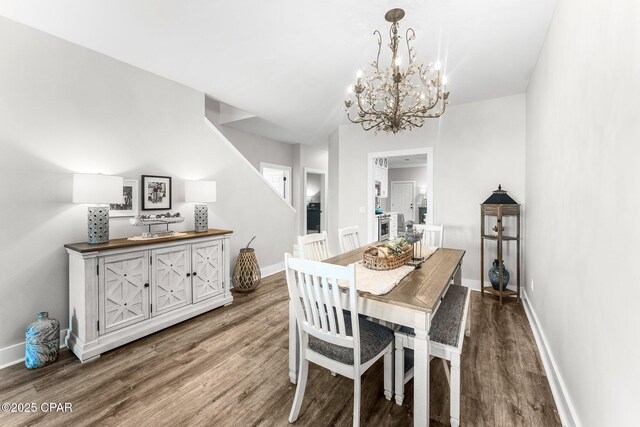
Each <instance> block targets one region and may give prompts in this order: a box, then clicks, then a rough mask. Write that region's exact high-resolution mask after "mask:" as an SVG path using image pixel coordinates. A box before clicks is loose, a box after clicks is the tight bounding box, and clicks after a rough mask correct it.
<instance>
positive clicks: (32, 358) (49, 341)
mask: <svg viewBox="0 0 640 427" xmlns="http://www.w3.org/2000/svg"><path fill="white" fill-rule="evenodd" d="M25 342H26V345H25V355H24V364H25V366H26V367H27V368H29V369H36V368H42V367H43V366H47V365H49V364H51V363H53V362H55V361H56V360H58V351H59V349H60V322H58V321H57V320H56V319H49V313H48V312H46V311H43V312H42V313H39V314H38V320H37V321H35V322H33V323H32V324H30V325H29V326H27V332H26V334H25Z"/></svg>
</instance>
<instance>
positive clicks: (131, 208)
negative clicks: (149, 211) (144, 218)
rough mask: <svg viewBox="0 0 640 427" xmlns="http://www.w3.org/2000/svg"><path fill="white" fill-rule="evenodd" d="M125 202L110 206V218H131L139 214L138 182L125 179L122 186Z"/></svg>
mask: <svg viewBox="0 0 640 427" xmlns="http://www.w3.org/2000/svg"><path fill="white" fill-rule="evenodd" d="M122 196H123V202H122V203H118V204H110V205H109V217H110V218H118V217H130V216H136V215H138V213H139V201H140V199H139V198H138V197H139V196H138V180H137V179H125V180H124V182H123V184H122Z"/></svg>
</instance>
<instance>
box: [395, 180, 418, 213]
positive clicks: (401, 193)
mask: <svg viewBox="0 0 640 427" xmlns="http://www.w3.org/2000/svg"><path fill="white" fill-rule="evenodd" d="M413 202H414V200H413V182H392V183H391V212H398V213H403V214H404V220H405V221H409V220H412V221H415V215H414V213H413V212H414V206H413V204H414V203H413Z"/></svg>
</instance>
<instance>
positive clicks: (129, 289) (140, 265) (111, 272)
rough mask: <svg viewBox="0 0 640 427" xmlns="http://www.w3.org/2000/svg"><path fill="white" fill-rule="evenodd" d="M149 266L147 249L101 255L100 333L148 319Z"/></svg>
mask: <svg viewBox="0 0 640 427" xmlns="http://www.w3.org/2000/svg"><path fill="white" fill-rule="evenodd" d="M148 265H149V258H148V253H147V252H134V253H129V254H123V255H113V256H107V257H103V258H100V261H99V269H100V274H99V288H100V291H99V292H100V298H99V311H100V313H99V314H100V323H101V324H102V325H103V327H100V328H99V330H98V331H99V333H100V334H101V335H102V334H105V333H108V332H111V331H114V330H117V329H120V328H123V327H125V326H129V325H132V324H134V323H138V322H141V321H143V320H145V319H148V318H149V308H150V307H149V268H148Z"/></svg>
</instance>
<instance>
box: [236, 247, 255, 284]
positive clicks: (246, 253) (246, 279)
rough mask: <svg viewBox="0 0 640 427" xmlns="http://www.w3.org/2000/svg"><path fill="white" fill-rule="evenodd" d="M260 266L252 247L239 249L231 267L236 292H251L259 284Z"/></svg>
mask: <svg viewBox="0 0 640 427" xmlns="http://www.w3.org/2000/svg"><path fill="white" fill-rule="evenodd" d="M260 279H261V277H260V266H259V265H258V259H257V258H256V252H255V250H254V249H253V248H242V249H240V255H238V259H237V260H236V265H235V267H234V268H233V279H232V281H233V288H234V289H235V290H236V291H238V292H253V291H254V290H255V289H256V288H257V287H258V285H259V284H260Z"/></svg>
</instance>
